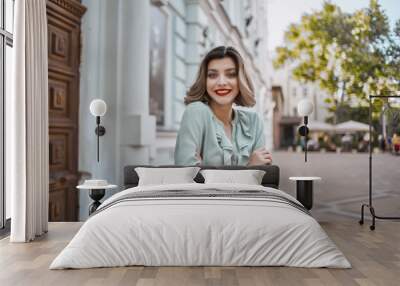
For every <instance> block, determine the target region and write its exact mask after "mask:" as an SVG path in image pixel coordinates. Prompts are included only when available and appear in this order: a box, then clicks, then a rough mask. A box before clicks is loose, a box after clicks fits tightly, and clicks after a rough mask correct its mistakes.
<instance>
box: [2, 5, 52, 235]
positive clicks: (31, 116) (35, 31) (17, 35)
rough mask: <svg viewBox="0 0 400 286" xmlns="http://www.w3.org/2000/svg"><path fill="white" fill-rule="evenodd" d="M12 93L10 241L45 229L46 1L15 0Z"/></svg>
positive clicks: (8, 116) (8, 139) (8, 174)
mask: <svg viewBox="0 0 400 286" xmlns="http://www.w3.org/2000/svg"><path fill="white" fill-rule="evenodd" d="M14 11H15V18H14V19H15V20H14V21H15V22H14V27H15V28H14V29H15V32H14V48H13V50H14V63H15V65H14V77H13V78H14V93H13V94H12V95H11V96H10V97H7V98H6V106H7V110H6V124H7V125H6V126H7V127H6V164H7V169H8V170H7V172H6V182H7V183H6V184H7V187H9V188H10V189H11V237H10V241H12V242H28V241H31V240H33V239H35V237H36V236H40V235H42V234H43V233H44V232H47V226H48V193H49V167H48V164H49V159H48V157H49V154H48V152H49V151H48V150H49V143H48V141H49V139H48V107H47V106H48V99H47V98H48V73H47V56H48V55H47V18H46V0H18V1H15V10H14Z"/></svg>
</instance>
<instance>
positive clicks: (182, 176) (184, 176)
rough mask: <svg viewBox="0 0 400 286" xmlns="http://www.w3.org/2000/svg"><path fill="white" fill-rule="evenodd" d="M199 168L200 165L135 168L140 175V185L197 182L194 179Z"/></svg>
mask: <svg viewBox="0 0 400 286" xmlns="http://www.w3.org/2000/svg"><path fill="white" fill-rule="evenodd" d="M199 170H200V168H199V167H182V168H146V167H137V168H135V171H136V173H137V174H138V176H139V183H138V186H149V185H167V184H187V183H195V181H193V179H194V178H195V177H196V175H197V173H198V172H199Z"/></svg>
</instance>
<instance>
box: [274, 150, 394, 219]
mask: <svg viewBox="0 0 400 286" xmlns="http://www.w3.org/2000/svg"><path fill="white" fill-rule="evenodd" d="M272 154H273V164H274V165H278V166H279V167H280V189H281V190H283V191H285V192H287V193H289V194H291V195H293V196H295V195H296V192H295V189H296V183H295V182H293V181H290V180H289V177H291V176H318V177H321V178H322V180H321V181H316V182H314V206H313V208H312V210H311V213H312V214H313V216H314V217H315V218H316V219H317V220H318V221H333V220H335V221H337V220H356V221H358V220H359V218H360V209H361V205H362V203H368V153H355V154H352V153H338V154H337V153H319V152H318V153H313V152H310V153H308V162H307V163H305V162H304V153H295V152H282V151H277V152H273V153H272ZM372 166H373V179H372V182H373V184H372V185H373V198H374V199H373V206H374V207H375V213H376V215H379V216H400V187H399V181H400V168H399V167H400V156H394V155H391V154H373V155H372ZM369 218H370V215H369V210H368V209H366V219H369Z"/></svg>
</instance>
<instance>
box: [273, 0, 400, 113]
mask: <svg viewBox="0 0 400 286" xmlns="http://www.w3.org/2000/svg"><path fill="white" fill-rule="evenodd" d="M399 43H400V21H397V23H396V26H395V28H394V30H393V31H391V30H390V26H389V23H388V18H387V16H386V15H385V13H384V11H383V10H382V8H381V6H380V5H379V3H378V1H377V0H371V1H370V4H369V7H368V8H365V9H361V10H358V11H356V12H354V13H345V12H343V11H342V10H341V9H340V7H338V6H337V5H335V4H333V3H330V2H325V3H324V5H323V8H322V10H321V11H316V12H313V13H311V14H304V15H303V16H302V18H301V21H300V23H297V24H291V25H290V27H289V29H288V30H287V31H286V33H285V46H282V47H278V48H277V50H276V52H277V56H276V58H275V59H274V66H275V68H279V67H282V66H283V65H285V64H290V65H291V66H292V67H293V69H292V72H293V76H294V77H295V78H296V79H297V80H299V81H301V82H313V83H316V84H318V85H319V86H320V87H321V89H323V90H325V91H327V93H328V94H330V95H331V96H330V97H329V98H327V100H326V101H327V103H328V104H329V106H330V107H329V110H330V111H331V112H335V111H336V109H337V108H338V106H341V105H346V104H347V105H348V104H350V103H351V104H352V105H354V103H358V104H359V105H361V106H362V105H365V104H366V103H367V102H368V95H370V94H371V95H389V94H391V95H393V94H394V93H396V92H397V91H398V90H399V86H400V44H399ZM382 104H383V101H380V100H376V101H375V102H374V109H375V110H376V111H378V110H380V109H381V107H382Z"/></svg>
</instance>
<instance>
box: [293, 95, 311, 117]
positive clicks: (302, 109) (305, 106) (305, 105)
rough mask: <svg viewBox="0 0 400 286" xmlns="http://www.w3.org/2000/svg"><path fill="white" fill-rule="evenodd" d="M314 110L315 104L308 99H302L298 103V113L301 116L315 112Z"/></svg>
mask: <svg viewBox="0 0 400 286" xmlns="http://www.w3.org/2000/svg"><path fill="white" fill-rule="evenodd" d="M313 110H314V105H313V104H312V102H311V101H309V100H308V99H302V100H300V102H299V103H298V104H297V113H298V114H299V115H300V116H308V115H310V114H311V113H312V112H313Z"/></svg>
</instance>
